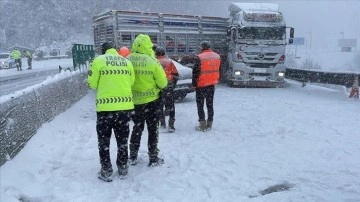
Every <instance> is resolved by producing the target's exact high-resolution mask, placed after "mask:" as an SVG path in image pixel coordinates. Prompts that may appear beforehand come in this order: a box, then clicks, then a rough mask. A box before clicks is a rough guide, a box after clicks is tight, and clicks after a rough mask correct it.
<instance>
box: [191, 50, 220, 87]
mask: <svg viewBox="0 0 360 202" xmlns="http://www.w3.org/2000/svg"><path fill="white" fill-rule="evenodd" d="M198 57H199V58H200V62H201V68H200V75H199V79H198V82H197V87H205V86H211V85H215V84H217V83H218V81H219V77H220V74H219V69H220V55H219V54H217V53H215V52H213V51H212V50H210V49H209V50H203V51H202V52H201V53H200V54H199V55H198Z"/></svg>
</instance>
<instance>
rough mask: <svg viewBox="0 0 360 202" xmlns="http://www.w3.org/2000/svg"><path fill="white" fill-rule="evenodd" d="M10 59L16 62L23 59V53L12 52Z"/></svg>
mask: <svg viewBox="0 0 360 202" xmlns="http://www.w3.org/2000/svg"><path fill="white" fill-rule="evenodd" d="M10 57H11V58H13V59H15V60H18V59H21V52H20V51H19V50H17V49H15V50H13V51H11V53H10Z"/></svg>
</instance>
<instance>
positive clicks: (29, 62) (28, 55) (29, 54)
mask: <svg viewBox="0 0 360 202" xmlns="http://www.w3.org/2000/svg"><path fill="white" fill-rule="evenodd" d="M23 52H24V55H25V57H26V58H27V62H28V69H31V66H32V56H31V53H30V52H29V51H27V50H24V51H23Z"/></svg>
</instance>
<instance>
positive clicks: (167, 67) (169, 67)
mask: <svg viewBox="0 0 360 202" xmlns="http://www.w3.org/2000/svg"><path fill="white" fill-rule="evenodd" d="M155 55H156V58H157V59H158V61H159V62H160V64H161V66H162V67H163V68H164V71H165V74H166V78H167V81H168V85H167V87H166V88H165V90H164V91H163V92H162V96H161V106H160V110H161V114H160V126H161V127H164V128H166V123H165V114H164V112H163V110H164V105H165V110H166V111H168V112H169V129H168V130H169V132H170V133H172V132H174V131H175V126H174V124H175V100H174V88H175V85H176V82H177V80H178V78H179V73H178V71H177V69H176V67H175V65H174V63H173V61H172V60H171V59H170V58H167V57H166V56H165V49H164V48H163V47H160V46H157V47H156V50H155Z"/></svg>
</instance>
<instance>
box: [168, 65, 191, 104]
mask: <svg viewBox="0 0 360 202" xmlns="http://www.w3.org/2000/svg"><path fill="white" fill-rule="evenodd" d="M173 62H174V65H175V66H176V69H177V71H178V73H179V79H178V82H177V83H176V86H175V89H174V94H175V101H176V102H179V101H181V100H183V99H184V98H185V97H186V95H187V94H188V93H192V92H194V89H193V88H192V69H191V68H190V67H187V66H184V65H182V64H180V63H178V62H176V61H174V60H173Z"/></svg>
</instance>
